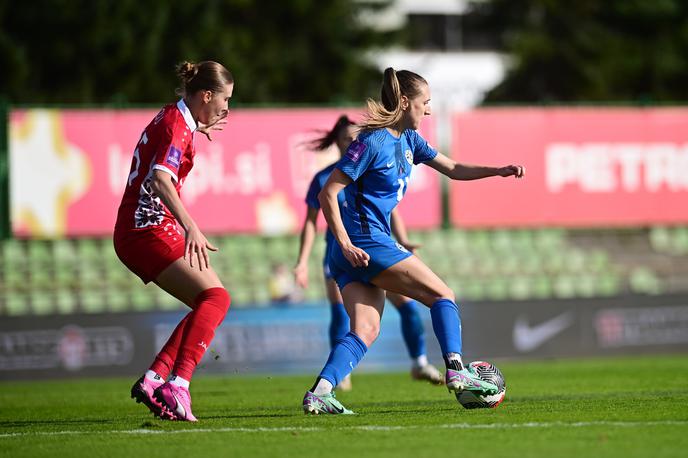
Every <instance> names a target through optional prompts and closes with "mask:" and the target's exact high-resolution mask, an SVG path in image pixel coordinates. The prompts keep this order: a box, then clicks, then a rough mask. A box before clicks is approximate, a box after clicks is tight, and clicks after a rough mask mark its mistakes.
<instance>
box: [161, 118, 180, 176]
mask: <svg viewBox="0 0 688 458" xmlns="http://www.w3.org/2000/svg"><path fill="white" fill-rule="evenodd" d="M183 130H184V129H183V126H182V127H181V128H180V126H179V123H178V122H174V123H173V124H167V125H163V126H161V128H160V129H158V130H157V132H156V134H157V135H158V136H159V137H158V139H157V147H156V150H155V160H154V163H153V169H154V170H161V171H163V172H166V173H169V174H170V175H172V178H174V181H175V182H176V181H179V179H178V178H177V175H178V174H179V166H180V165H181V162H182V154H183V151H184V147H183V146H182V134H183Z"/></svg>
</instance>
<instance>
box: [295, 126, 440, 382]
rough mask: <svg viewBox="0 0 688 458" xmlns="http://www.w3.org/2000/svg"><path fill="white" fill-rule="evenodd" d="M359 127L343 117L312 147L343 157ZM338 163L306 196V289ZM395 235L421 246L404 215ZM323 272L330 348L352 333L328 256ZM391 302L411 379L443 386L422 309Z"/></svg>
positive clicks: (302, 263)
mask: <svg viewBox="0 0 688 458" xmlns="http://www.w3.org/2000/svg"><path fill="white" fill-rule="evenodd" d="M355 127H356V126H355V124H354V123H353V122H352V121H351V120H350V119H349V118H348V117H347V116H346V115H342V116H340V117H339V119H337V122H336V123H335V125H334V127H333V128H332V129H331V130H330V131H329V132H327V133H326V134H325V135H323V136H322V137H321V138H318V139H316V140H314V141H313V142H312V147H313V149H315V150H316V151H323V150H325V149H327V148H329V147H330V146H331V145H333V144H335V145H337V148H338V149H339V152H340V157H341V156H342V155H343V154H344V152H345V151H346V149H347V147H348V146H349V145H350V144H351V142H352V141H353V139H354V136H355V133H356V128H355ZM335 165H336V163H335V164H332V165H329V166H327V167H325V168H324V169H322V170H321V171H319V172H318V173H316V174H315V176H314V177H313V180H312V181H311V184H310V186H309V188H308V193H307V195H306V205H308V211H307V213H306V219H305V220H304V222H303V228H302V230H301V245H300V248H299V257H298V261H297V263H296V267H295V268H294V275H295V277H296V283H297V284H298V285H299V286H301V287H302V288H307V287H308V258H309V257H310V253H311V249H312V247H313V242H314V239H315V233H316V222H317V219H318V213H319V212H320V202H318V194H319V193H320V190H321V189H322V186H323V184H325V182H326V181H327V179H328V178H329V176H330V174H331V173H332V170H334V168H335ZM338 201H339V203H340V204H342V203H343V202H344V193H343V192H340V193H339V196H338ZM391 223H392V224H391V226H392V228H391V229H392V233H393V234H394V236H395V237H396V240H397V241H398V242H399V243H400V244H401V245H402V246H404V247H405V248H406V249H408V250H410V251H413V250H414V249H415V248H417V246H415V245H413V244H412V243H410V242H409V241H408V237H407V234H406V228H405V226H404V223H403V220H402V219H401V216H399V215H398V214H397V212H396V211H393V212H392V215H391ZM325 241H326V248H325V253H328V252H329V249H330V246H331V245H332V244H333V243H334V236H333V235H332V232H331V231H330V230H329V229H328V230H327V233H326V235H325ZM323 272H324V274H325V287H326V289H327V298H328V300H329V302H330V306H331V311H332V317H331V320H330V328H329V336H330V348H334V346H335V345H336V343H337V341H338V340H339V339H341V338H343V337H344V336H346V334H347V333H348V332H349V316H348V315H347V313H346V310H345V309H344V304H343V302H342V295H341V293H340V292H339V288H338V287H337V283H335V281H334V279H333V278H332V275H330V269H329V267H328V265H327V255H326V256H325V259H324V260H323ZM387 297H388V299H389V300H390V302H391V303H392V304H393V305H394V307H395V308H396V309H397V310H398V311H399V315H400V318H401V333H402V336H403V337H404V342H405V343H406V348H407V349H408V353H409V356H410V357H411V377H412V378H414V379H416V380H427V381H429V382H431V383H435V384H442V383H443V382H444V380H443V378H442V374H441V373H440V371H438V370H437V368H436V367H435V366H433V365H432V364H430V363H429V362H428V358H427V355H426V353H425V331H424V330H423V323H422V320H421V318H420V314H419V313H418V307H417V306H416V303H415V301H414V300H413V299H410V298H408V297H404V296H401V295H399V294H395V293H390V294H389V295H388V296H387ZM338 388H339V389H341V390H344V391H348V390H350V389H351V377H350V376H349V375H347V376H346V377H344V378H343V379H342V380H340V382H339V385H338Z"/></svg>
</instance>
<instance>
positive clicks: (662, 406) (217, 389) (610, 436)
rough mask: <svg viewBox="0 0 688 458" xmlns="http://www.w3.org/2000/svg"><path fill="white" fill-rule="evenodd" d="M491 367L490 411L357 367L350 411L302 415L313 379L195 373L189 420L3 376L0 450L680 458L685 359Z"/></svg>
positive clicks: (687, 416) (103, 385) (110, 396)
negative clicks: (499, 380)
mask: <svg viewBox="0 0 688 458" xmlns="http://www.w3.org/2000/svg"><path fill="white" fill-rule="evenodd" d="M497 364H498V366H499V368H500V369H501V370H502V372H503V373H504V375H505V378H506V381H507V398H506V400H505V402H504V403H503V404H502V405H501V406H500V407H499V408H497V409H494V410H492V409H480V410H470V411H469V410H464V409H463V408H462V407H461V406H460V405H459V404H458V403H457V402H456V400H455V398H454V396H453V395H450V394H448V393H447V391H446V389H445V388H444V387H435V386H430V385H428V384H425V383H420V382H413V381H411V379H410V377H409V376H408V374H354V377H353V380H354V390H353V391H352V392H350V393H341V394H339V396H338V397H339V399H340V400H341V401H342V402H343V403H344V405H345V406H347V407H349V408H351V409H353V410H354V411H355V412H356V413H357V414H358V415H353V416H305V415H303V413H302V411H301V399H302V397H303V394H304V392H305V390H306V389H307V388H308V387H309V386H310V384H311V383H312V379H313V377H312V376H299V377H295V376H262V377H210V376H206V377H204V376H198V377H197V378H196V379H195V380H194V384H193V387H192V396H193V399H194V413H195V414H196V415H197V416H198V417H199V419H200V422H199V423H196V424H190V423H181V422H166V421H161V420H156V419H154V418H153V417H152V415H150V414H148V413H147V409H146V408H145V407H144V406H143V405H142V404H136V403H135V402H134V401H133V400H131V399H129V388H130V386H131V384H132V383H133V382H134V378H130V379H129V378H128V379H102V380H79V381H60V382H3V383H0V389H1V390H0V456H8V457H10V456H11V457H21V456H32V457H35V456H46V457H47V456H50V457H55V456H58V457H60V456H62V457H72V456H88V457H99V456H128V457H154V456H163V455H165V456H179V457H185V458H186V457H192V456H204V457H210V456H252V457H258V456H271V457H282V456H298V457H303V456H321V457H328V458H329V457H337V456H354V457H357V456H376V457H388V456H389V457H392V456H393V457H400V456H414V457H426V456H443V455H446V454H450V455H456V456H477V457H480V458H484V457H492V456H495V457H497V456H498V457H519V458H524V457H530V456H543V457H544V456H549V457H568V456H570V457H577V458H579V457H589V456H595V457H597V456H610V457H616V456H618V457H624V458H626V457H646V456H653V457H660V456H661V457H664V456H677V457H678V456H681V457H683V456H686V453H687V452H686V450H688V391H687V388H688V356H687V355H681V356H662V357H639V358H633V359H632V358H619V359H590V360H566V361H547V362H537V363H513V362H509V363H507V362H501V363H500V362H499V361H497Z"/></svg>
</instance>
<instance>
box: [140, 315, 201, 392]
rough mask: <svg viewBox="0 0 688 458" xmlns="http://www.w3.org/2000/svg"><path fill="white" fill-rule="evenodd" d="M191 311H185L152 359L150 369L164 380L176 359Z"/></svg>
mask: <svg viewBox="0 0 688 458" xmlns="http://www.w3.org/2000/svg"><path fill="white" fill-rule="evenodd" d="M192 313H193V310H192V311H190V312H189V313H187V314H186V316H185V317H184V319H183V320H182V321H180V322H179V324H178V325H177V327H176V328H175V329H174V331H173V332H172V335H171V336H170V338H169V339H167V342H166V343H165V346H163V347H162V350H160V353H158V355H157V356H156V357H155V361H153V364H152V365H151V367H150V370H152V371H153V372H155V373H156V374H158V375H159V376H160V377H162V379H163V380H166V379H167V377H168V376H169V375H170V372H172V367H173V366H174V360H176V359H177V353H178V352H179V346H180V344H181V342H182V336H183V335H184V328H185V326H186V323H188V322H189V317H190V316H191V314H192Z"/></svg>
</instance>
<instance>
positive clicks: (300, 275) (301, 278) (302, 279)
mask: <svg viewBox="0 0 688 458" xmlns="http://www.w3.org/2000/svg"><path fill="white" fill-rule="evenodd" d="M293 272H294V279H295V280H296V284H297V285H299V286H300V287H301V288H303V289H306V288H308V264H304V265H301V264H297V265H296V267H294V271H293Z"/></svg>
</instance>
